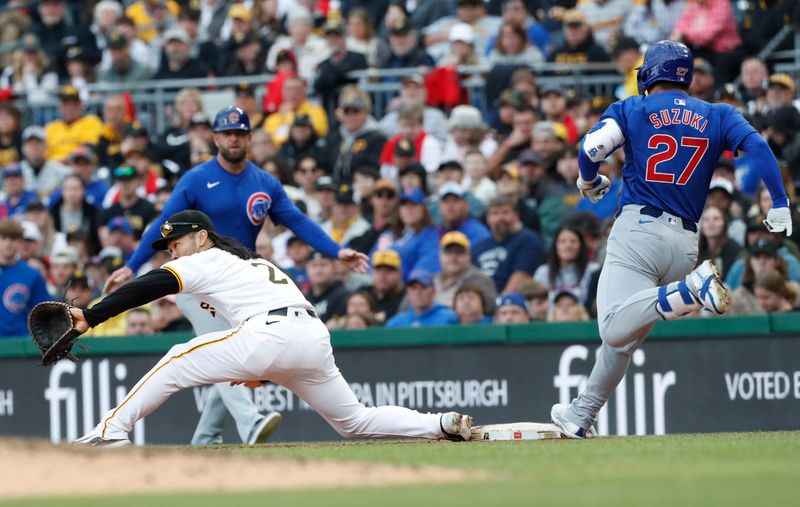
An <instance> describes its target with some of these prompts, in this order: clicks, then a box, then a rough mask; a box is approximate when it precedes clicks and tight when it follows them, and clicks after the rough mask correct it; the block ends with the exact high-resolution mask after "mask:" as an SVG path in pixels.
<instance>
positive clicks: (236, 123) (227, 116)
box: [214, 106, 250, 132]
mask: <svg viewBox="0 0 800 507" xmlns="http://www.w3.org/2000/svg"><path fill="white" fill-rule="evenodd" d="M226 130H244V131H245V132H250V118H248V117H247V113H245V112H244V109H242V108H241V107H234V106H228V107H226V108H225V109H223V110H221V111H220V112H218V113H217V116H216V117H215V118H214V132H225V131H226Z"/></svg>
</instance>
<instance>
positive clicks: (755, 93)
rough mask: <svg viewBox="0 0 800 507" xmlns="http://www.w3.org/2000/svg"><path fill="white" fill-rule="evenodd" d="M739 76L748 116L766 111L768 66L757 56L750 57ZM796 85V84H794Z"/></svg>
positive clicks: (744, 63)
mask: <svg viewBox="0 0 800 507" xmlns="http://www.w3.org/2000/svg"><path fill="white" fill-rule="evenodd" d="M740 69H741V71H740V73H739V75H740V76H741V77H742V81H741V83H740V84H739V87H738V90H739V93H740V94H741V96H742V103H743V104H744V106H745V110H746V112H747V113H748V114H751V115H753V114H755V113H756V112H757V111H761V110H763V109H764V106H765V101H766V97H765V95H766V90H765V89H764V88H765V87H764V84H765V83H766V82H767V78H768V77H769V71H768V70H767V64H766V63H764V60H762V59H761V58H759V57H757V56H749V57H747V58H745V59H743V60H742V63H741V66H740ZM792 85H794V83H792Z"/></svg>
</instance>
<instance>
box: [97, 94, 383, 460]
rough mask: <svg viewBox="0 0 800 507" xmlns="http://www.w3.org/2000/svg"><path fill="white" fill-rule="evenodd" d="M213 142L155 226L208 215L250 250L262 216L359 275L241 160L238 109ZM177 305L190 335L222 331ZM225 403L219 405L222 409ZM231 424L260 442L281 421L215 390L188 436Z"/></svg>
mask: <svg viewBox="0 0 800 507" xmlns="http://www.w3.org/2000/svg"><path fill="white" fill-rule="evenodd" d="M213 130H214V143H215V144H216V146H217V149H218V153H217V156H216V157H215V158H213V159H211V160H208V161H207V162H204V163H202V164H200V165H199V166H197V167H195V168H193V169H192V170H190V171H189V172H187V173H186V174H185V175H184V176H183V177H182V178H181V179H180V180H179V181H178V184H177V185H176V186H175V190H174V192H173V193H172V196H171V197H170V198H169V200H168V201H167V202H166V204H165V205H164V209H163V212H162V215H161V216H160V217H158V218H157V219H156V222H155V223H162V222H163V220H164V217H167V216H169V215H171V214H173V213H176V212H178V211H182V210H186V209H194V210H200V211H203V212H205V213H207V214H208V215H209V216H210V217H211V218H212V221H213V222H214V223H216V224H218V226H219V230H220V233H221V234H224V235H227V236H231V237H233V238H235V239H236V240H238V241H239V242H241V243H242V244H244V245H245V246H246V247H247V248H249V249H251V250H255V239H256V236H257V235H258V233H259V231H260V230H261V227H262V225H263V224H264V220H265V219H266V218H267V216H269V217H270V219H271V220H272V221H273V222H274V223H276V224H282V225H285V226H286V227H287V228H289V229H291V230H292V231H293V232H294V233H295V234H296V235H297V236H299V237H300V238H302V239H303V240H304V241H305V242H306V243H308V244H309V245H311V246H312V247H314V248H315V249H317V250H319V251H321V252H324V253H326V254H328V255H330V256H332V257H338V258H339V259H340V260H342V261H344V262H345V263H346V264H348V265H349V266H350V267H353V268H355V269H358V270H361V271H365V270H366V269H367V267H368V264H367V257H366V255H364V254H361V253H358V252H355V251H353V250H350V249H346V248H345V249H342V248H340V247H339V245H337V244H336V243H335V242H334V241H333V240H332V239H331V238H330V237H328V235H327V234H325V233H324V232H323V231H322V229H320V228H319V226H318V225H317V224H315V223H314V222H313V221H311V220H310V219H309V218H308V217H306V216H305V215H304V214H303V213H302V212H300V211H299V210H298V209H297V208H296V207H295V206H294V204H293V203H292V202H291V200H290V199H289V198H288V197H287V195H286V193H285V192H284V190H283V188H282V187H281V184H280V182H279V181H278V180H277V179H275V178H274V177H273V176H272V175H270V174H269V173H267V172H266V171H263V170H262V169H260V168H259V167H257V166H255V165H254V164H253V163H251V162H249V161H248V160H246V155H247V152H248V149H249V146H250V120H249V118H248V117H247V114H246V113H245V112H244V111H243V110H242V109H240V108H238V107H227V108H224V109H222V110H221V111H219V112H218V113H217V115H216V117H215V119H214V126H213ZM157 238H158V228H157V227H151V228H149V229H148V230H147V231H146V232H145V234H144V236H143V237H142V241H141V243H140V244H139V247H138V248H137V249H136V251H135V252H134V253H133V255H132V256H131V259H130V260H129V261H128V263H127V265H126V266H124V267H123V268H120V269H118V270H117V271H115V272H114V273H112V275H111V276H110V277H109V279H108V281H107V283H106V287H105V291H106V292H108V291H109V289H110V288H112V287H114V286H116V285H118V284H120V283H125V282H127V281H128V280H130V279H131V278H132V277H133V273H134V272H136V271H137V270H138V269H139V268H140V267H141V266H142V265H143V264H144V263H145V262H147V261H148V260H149V259H150V258H151V257H152V256H153V253H154V252H153V249H152V248H150V244H151V243H152V242H153V241H155V240H156V239H157ZM177 301H178V306H179V307H180V309H181V311H182V312H183V314H184V315H185V316H186V317H187V318H188V319H189V320H190V321H191V323H192V326H193V327H194V330H195V333H197V334H205V333H210V332H212V331H220V330H223V329H226V328H227V323H224V322H221V321H220V319H219V318H218V317H217V316H216V315H214V314H213V312H211V311H209V310H208V309H207V308H202V307H200V306H198V305H197V304H196V303H194V302H193V301H192V300H191V298H188V297H186V296H179V297H178V298H177ZM223 404H224V405H223ZM226 408H227V410H228V411H229V412H230V413H231V415H232V416H233V418H234V420H235V421H236V428H237V431H238V433H239V436H240V438H241V439H242V442H244V443H249V444H252V443H258V442H263V441H266V440H267V438H269V435H270V434H271V433H272V432H273V431H274V430H275V429H276V428H277V426H278V424H279V423H280V415H279V414H277V413H275V412H273V413H270V414H267V415H266V416H264V415H262V414H260V413H259V412H258V409H257V408H256V406H255V404H254V403H253V400H252V395H251V394H250V392H249V390H248V389H246V388H245V387H242V386H230V385H229V384H228V383H224V384H219V385H216V386H214V388H213V389H212V390H211V391H210V393H209V396H208V398H207V400H206V403H205V406H204V408H203V413H202V414H201V416H200V420H199V421H198V425H197V429H196V430H195V434H194V436H193V437H192V443H193V444H196V445H203V444H214V443H219V442H221V441H222V437H221V434H222V430H223V428H224V423H225V415H226V411H225V409H226Z"/></svg>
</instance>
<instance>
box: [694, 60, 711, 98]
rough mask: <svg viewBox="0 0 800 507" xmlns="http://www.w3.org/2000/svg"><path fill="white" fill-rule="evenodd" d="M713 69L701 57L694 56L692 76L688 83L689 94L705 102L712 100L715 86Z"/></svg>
mask: <svg viewBox="0 0 800 507" xmlns="http://www.w3.org/2000/svg"><path fill="white" fill-rule="evenodd" d="M715 87H716V86H715V78H714V69H713V67H711V64H710V63H708V61H707V60H705V59H703V58H695V61H694V76H693V78H692V84H691V85H689V95H691V96H692V97H695V98H697V99H701V100H705V101H707V102H711V101H713V97H714V88H715Z"/></svg>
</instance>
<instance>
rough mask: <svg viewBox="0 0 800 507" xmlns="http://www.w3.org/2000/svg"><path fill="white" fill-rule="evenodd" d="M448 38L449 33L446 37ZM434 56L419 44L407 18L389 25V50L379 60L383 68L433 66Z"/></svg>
mask: <svg viewBox="0 0 800 507" xmlns="http://www.w3.org/2000/svg"><path fill="white" fill-rule="evenodd" d="M446 39H447V33H445V34H444V39H442V40H446ZM434 65H435V63H434V60H433V58H431V55H429V54H428V53H427V52H426V51H425V49H424V48H423V47H422V46H420V45H419V44H418V39H417V34H416V33H415V32H414V30H413V27H412V26H411V24H410V23H409V21H408V20H407V19H404V20H401V19H398V20H397V21H395V22H393V23H392V25H391V26H390V27H389V51H388V52H387V53H386V54H385V55H383V56H382V58H380V59H379V60H378V67H380V68H382V69H406V68H409V67H416V68H420V67H433V66H434Z"/></svg>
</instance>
